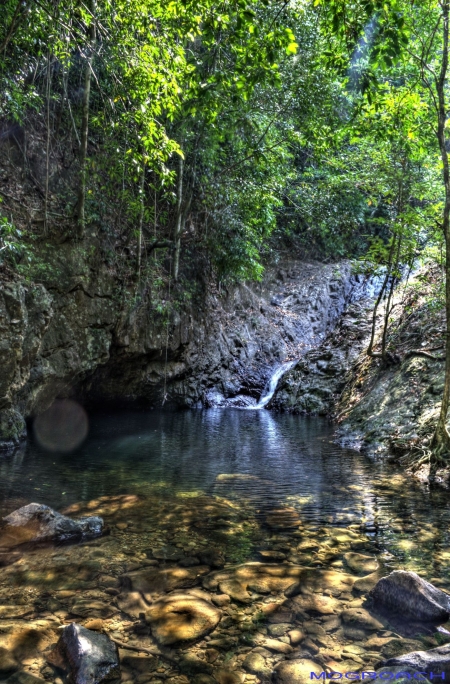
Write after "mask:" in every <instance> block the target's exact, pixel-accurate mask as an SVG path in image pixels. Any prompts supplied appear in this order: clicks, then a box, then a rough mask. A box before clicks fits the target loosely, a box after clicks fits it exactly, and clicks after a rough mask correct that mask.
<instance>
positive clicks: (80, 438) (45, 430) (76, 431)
mask: <svg viewBox="0 0 450 684" xmlns="http://www.w3.org/2000/svg"><path fill="white" fill-rule="evenodd" d="M33 430H34V435H35V437H36V440H37V441H38V442H39V444H40V445H41V446H42V447H43V448H44V449H46V450H47V451H62V452H64V453H67V452H69V451H74V450H75V449H77V448H78V447H79V446H80V445H81V444H82V443H83V442H84V440H85V439H86V437H87V434H88V431H89V421H88V417H87V414H86V411H85V410H84V408H83V407H82V406H80V404H77V402H76V401H72V400H71V399H58V400H56V401H55V402H54V403H53V404H52V405H51V406H50V408H49V409H47V411H45V412H44V413H41V414H40V415H39V416H37V418H36V419H35V421H34V425H33Z"/></svg>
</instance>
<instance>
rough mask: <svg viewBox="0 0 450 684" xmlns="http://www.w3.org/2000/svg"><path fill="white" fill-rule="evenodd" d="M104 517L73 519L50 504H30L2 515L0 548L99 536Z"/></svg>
mask: <svg viewBox="0 0 450 684" xmlns="http://www.w3.org/2000/svg"><path fill="white" fill-rule="evenodd" d="M102 532H103V520H102V518H99V517H96V516H95V517H94V516H92V517H84V518H78V519H77V520H73V519H72V518H68V517H67V516H65V515H61V513H58V512H57V511H54V510H53V509H52V508H50V507H49V506H45V505H43V504H38V503H31V504H28V505H27V506H23V507H22V508H19V509H18V510H17V511H14V512H13V513H10V515H7V516H6V518H3V525H2V527H1V529H0V547H1V546H3V547H8V548H11V547H13V546H18V545H19V544H24V543H29V542H34V543H36V542H40V543H43V542H72V541H80V540H83V539H93V538H94V537H99V536H100V535H101V534H102Z"/></svg>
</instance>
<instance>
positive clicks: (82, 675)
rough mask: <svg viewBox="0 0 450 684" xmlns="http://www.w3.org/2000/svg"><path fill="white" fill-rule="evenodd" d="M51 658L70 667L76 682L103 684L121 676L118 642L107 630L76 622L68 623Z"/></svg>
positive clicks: (71, 678)
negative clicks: (94, 630) (100, 632)
mask: <svg viewBox="0 0 450 684" xmlns="http://www.w3.org/2000/svg"><path fill="white" fill-rule="evenodd" d="M47 659H48V661H49V662H51V663H52V664H53V665H56V666H57V667H60V668H62V669H65V670H68V671H69V681H70V682H73V684H100V682H106V681H109V680H111V679H117V678H118V677H120V665H119V655H118V651H117V646H116V644H115V643H114V642H113V641H111V639H110V638H109V637H108V636H106V634H99V633H98V632H92V631H91V630H89V629H86V628H85V627H82V626H81V625H77V624H76V623H75V622H72V623H71V624H70V625H67V627H64V629H63V630H62V633H61V636H60V638H59V641H58V643H57V644H56V647H55V648H54V650H53V651H51V652H50V655H49V656H48V658H47Z"/></svg>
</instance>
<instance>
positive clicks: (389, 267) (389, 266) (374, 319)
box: [366, 237, 395, 357]
mask: <svg viewBox="0 0 450 684" xmlns="http://www.w3.org/2000/svg"><path fill="white" fill-rule="evenodd" d="M394 249H395V238H394V237H393V238H392V244H391V248H390V250H389V258H388V264H387V270H386V275H385V277H384V280H383V284H382V286H381V289H380V291H379V293H378V297H377V300H376V302H375V305H374V307H373V313H372V332H371V335H370V342H369V346H368V348H367V352H366V353H367V356H372V357H378V356H381V354H380V353H379V352H374V351H373V345H374V342H375V332H376V327H377V312H378V307H379V306H380V302H381V299H382V297H383V295H384V293H385V292H386V287H387V284H388V282H389V276H390V274H391V270H392V257H393V255H394Z"/></svg>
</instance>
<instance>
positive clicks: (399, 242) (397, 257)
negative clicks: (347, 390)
mask: <svg viewBox="0 0 450 684" xmlns="http://www.w3.org/2000/svg"><path fill="white" fill-rule="evenodd" d="M401 245H402V236H401V234H400V235H399V236H398V238H397V252H396V255H395V266H396V267H397V268H398V266H399V261H400V249H401ZM392 270H393V269H391V284H390V286H389V294H388V298H387V302H386V310H385V312H384V327H383V336H382V338H381V358H383V359H385V358H386V342H387V331H388V327H389V316H390V313H391V302H392V297H393V295H394V287H395V275H394V273H392Z"/></svg>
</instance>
